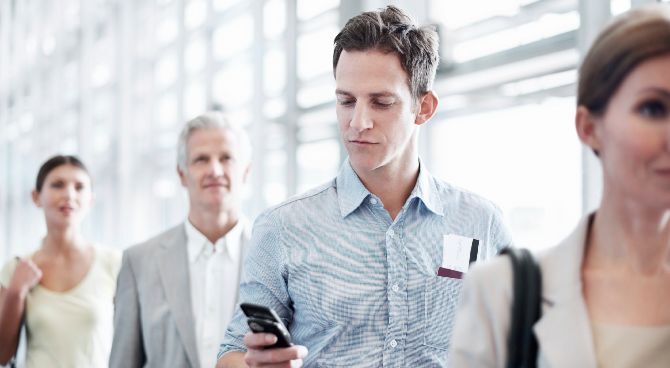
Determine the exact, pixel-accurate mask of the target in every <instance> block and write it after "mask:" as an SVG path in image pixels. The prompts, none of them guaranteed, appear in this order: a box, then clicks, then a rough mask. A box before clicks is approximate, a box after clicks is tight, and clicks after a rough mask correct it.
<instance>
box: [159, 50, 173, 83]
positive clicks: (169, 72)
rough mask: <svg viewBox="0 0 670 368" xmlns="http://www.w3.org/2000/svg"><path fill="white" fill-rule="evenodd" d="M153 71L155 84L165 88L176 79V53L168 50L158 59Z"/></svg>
mask: <svg viewBox="0 0 670 368" xmlns="http://www.w3.org/2000/svg"><path fill="white" fill-rule="evenodd" d="M156 64H157V65H156V69H155V71H154V78H155V79H156V85H157V86H158V87H160V88H166V87H168V86H170V85H172V84H173V83H174V82H175V81H176V80H177V55H175V53H174V51H170V52H168V53H167V54H165V55H163V56H162V57H161V58H159V59H158V62H157V63H156Z"/></svg>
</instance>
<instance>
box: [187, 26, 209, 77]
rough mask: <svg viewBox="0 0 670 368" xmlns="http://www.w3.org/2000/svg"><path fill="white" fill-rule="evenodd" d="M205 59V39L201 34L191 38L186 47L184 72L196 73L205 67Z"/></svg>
mask: <svg viewBox="0 0 670 368" xmlns="http://www.w3.org/2000/svg"><path fill="white" fill-rule="evenodd" d="M206 59H207V50H206V48H205V39H204V37H203V36H202V35H201V34H198V35H196V36H193V37H192V38H191V41H190V42H189V43H188V45H187V46H186V50H185V52H184V64H185V67H186V71H187V72H189V73H197V72H199V71H201V70H202V69H203V68H204V67H205V61H206Z"/></svg>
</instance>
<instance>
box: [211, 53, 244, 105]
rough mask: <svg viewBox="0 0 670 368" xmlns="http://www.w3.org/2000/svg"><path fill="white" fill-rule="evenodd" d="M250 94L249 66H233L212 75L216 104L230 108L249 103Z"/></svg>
mask: <svg viewBox="0 0 670 368" xmlns="http://www.w3.org/2000/svg"><path fill="white" fill-rule="evenodd" d="M252 94H253V75H252V69H251V65H249V64H241V63H240V64H235V65H232V66H231V67H229V68H226V69H223V70H221V71H219V72H217V73H216V74H215V75H214V80H213V96H214V101H215V102H216V103H219V104H221V105H222V106H224V107H227V108H231V107H233V106H237V105H240V104H243V103H245V102H247V101H249V99H251V96H252Z"/></svg>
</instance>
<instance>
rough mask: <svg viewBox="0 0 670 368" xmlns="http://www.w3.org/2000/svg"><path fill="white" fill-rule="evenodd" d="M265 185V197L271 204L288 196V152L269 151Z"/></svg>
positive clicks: (266, 201)
mask: <svg viewBox="0 0 670 368" xmlns="http://www.w3.org/2000/svg"><path fill="white" fill-rule="evenodd" d="M265 179H266V181H265V186H264V188H263V197H264V198H265V203H267V204H268V205H269V206H272V205H275V204H277V203H279V202H281V201H283V200H284V199H285V198H286V152H285V151H284V150H278V151H268V153H267V156H266V158H265Z"/></svg>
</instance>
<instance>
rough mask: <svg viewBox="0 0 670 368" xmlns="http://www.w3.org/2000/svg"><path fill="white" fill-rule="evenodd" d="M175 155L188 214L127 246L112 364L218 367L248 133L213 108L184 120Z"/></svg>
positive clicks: (235, 273) (237, 244)
mask: <svg viewBox="0 0 670 368" xmlns="http://www.w3.org/2000/svg"><path fill="white" fill-rule="evenodd" d="M177 156H178V165H177V173H178V174H179V178H180V180H181V183H182V185H183V186H184V187H185V188H186V190H187V191H188V198H189V205H190V208H189V212H188V217H187V219H186V220H185V221H184V222H183V223H181V224H179V225H177V226H175V227H173V228H172V229H170V230H167V231H166V232H164V233H162V234H159V235H157V236H156V237H154V238H152V239H150V240H147V241H146V242H144V243H142V244H138V245H135V246H133V247H130V248H128V249H127V250H126V251H125V252H124V255H123V262H122V266H121V271H120V274H119V279H118V285H117V291H116V298H115V313H114V330H115V333H114V342H113V346H112V353H111V358H110V367H118V368H122V367H123V368H133V367H192V368H196V367H213V366H214V365H215V362H216V353H217V350H218V343H219V341H221V339H222V338H223V335H224V332H225V329H226V325H227V324H228V321H229V319H230V318H231V316H232V314H233V311H234V308H235V304H236V302H237V294H238V284H239V275H240V271H241V261H242V259H243V255H244V249H245V246H246V243H247V242H248V239H249V231H248V229H249V226H248V222H247V221H246V220H245V219H244V217H243V216H242V213H241V210H240V205H241V203H240V202H241V198H240V197H241V195H240V194H241V190H242V187H243V185H244V183H245V181H246V179H247V176H248V174H249V167H250V166H249V165H250V156H251V147H250V143H249V139H248V137H247V136H246V134H245V132H244V130H242V129H240V128H238V127H236V126H234V125H232V124H230V123H229V122H228V121H227V120H226V119H225V118H224V117H223V116H222V115H221V114H220V113H217V112H208V113H206V114H204V115H201V116H199V117H197V118H195V119H193V120H191V121H189V122H188V123H187V124H186V125H185V126H184V128H183V130H182V132H181V134H180V136H179V146H178V155H177Z"/></svg>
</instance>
